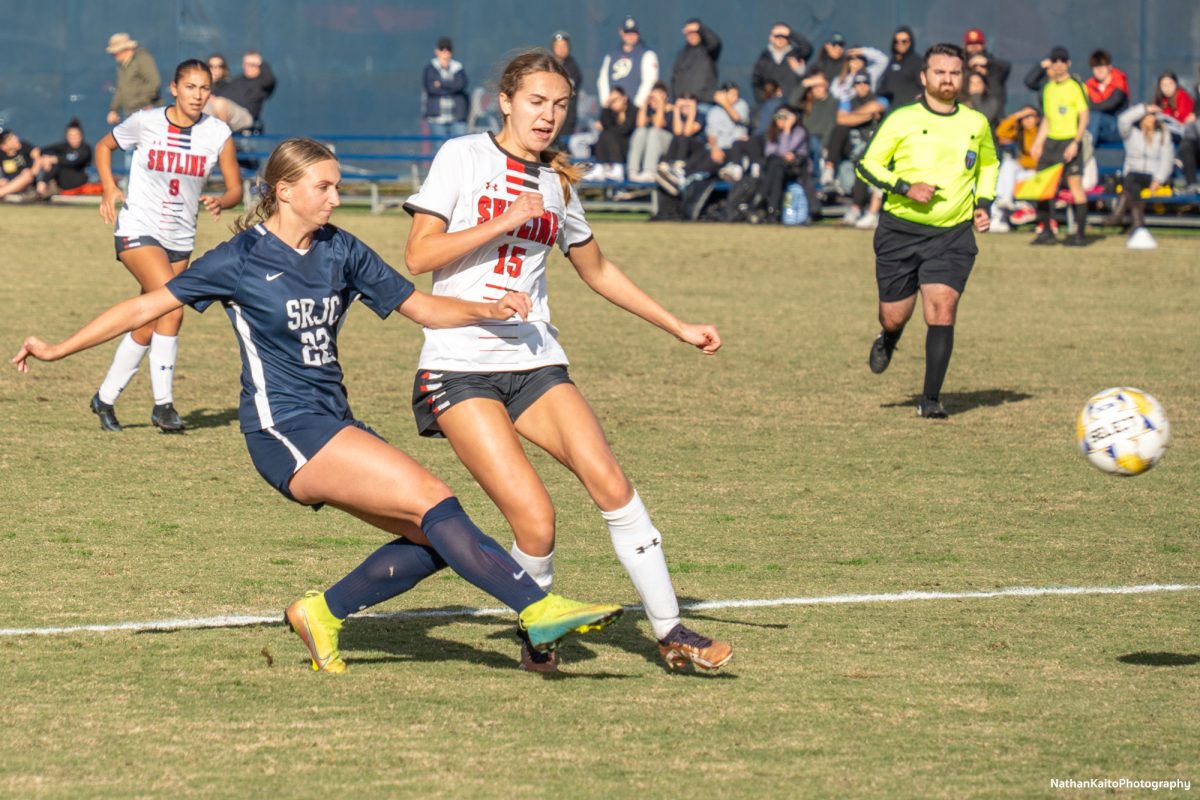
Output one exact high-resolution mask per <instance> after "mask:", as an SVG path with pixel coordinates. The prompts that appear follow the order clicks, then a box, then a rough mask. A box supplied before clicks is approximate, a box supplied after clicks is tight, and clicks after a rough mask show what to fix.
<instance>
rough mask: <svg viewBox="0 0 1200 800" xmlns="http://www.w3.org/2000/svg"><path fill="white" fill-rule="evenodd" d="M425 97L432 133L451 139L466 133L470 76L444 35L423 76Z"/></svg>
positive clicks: (427, 121)
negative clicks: (455, 57) (468, 81)
mask: <svg viewBox="0 0 1200 800" xmlns="http://www.w3.org/2000/svg"><path fill="white" fill-rule="evenodd" d="M421 81H422V84H423V86H424V96H425V122H426V123H428V125H429V132H430V134H432V135H433V136H437V137H438V138H441V139H451V138H454V137H455V136H462V135H463V134H465V133H466V132H467V109H468V107H469V106H468V101H467V73H466V71H465V70H463V65H462V64H461V63H460V62H458V61H455V60H454V44H453V43H452V42H451V41H450V40H449V39H448V38H447V37H445V36H443V37H442V38H440V39H438V40H437V47H436V48H434V51H433V59H432V60H430V62H429V63H428V64H426V65H425V72H424V73H423V74H422V76H421Z"/></svg>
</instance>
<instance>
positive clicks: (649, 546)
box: [637, 539, 660, 554]
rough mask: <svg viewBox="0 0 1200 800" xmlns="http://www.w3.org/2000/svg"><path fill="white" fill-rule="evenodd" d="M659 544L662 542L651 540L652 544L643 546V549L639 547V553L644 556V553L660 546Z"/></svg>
mask: <svg viewBox="0 0 1200 800" xmlns="http://www.w3.org/2000/svg"><path fill="white" fill-rule="evenodd" d="M659 544H660V542H659V541H658V539H651V540H650V544H644V545H642V546H641V547H639V548H638V549H637V551H638V552H639V553H643V554H644V553H645V552H646V551H647V550H649V549H650V548H651V547H658V545H659Z"/></svg>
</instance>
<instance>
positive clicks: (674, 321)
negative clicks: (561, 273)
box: [567, 239, 721, 355]
mask: <svg viewBox="0 0 1200 800" xmlns="http://www.w3.org/2000/svg"><path fill="white" fill-rule="evenodd" d="M567 258H569V259H570V260H571V264H572V266H574V267H575V271H576V272H578V273H579V277H580V278H582V279H583V282H584V283H586V284H587V285H588V286H589V287H590V288H591V289H592V291H594V292H595V293H596V294H598V295H600V296H601V297H603V298H604V299H605V300H608V301H609V302H610V303H612V304H613V305H615V306H618V307H619V308H623V309H625V310H626V311H628V312H629V313H630V314H634V315H636V316H639V317H641V318H642V319H644V320H646V321H647V322H649V323H650V324H651V325H655V326H657V327H659V328H662V329H663V330H664V331H666V332H667V333H669V334H671V335H672V336H674V337H675V338H676V339H678V340H679V341H681V342H686V343H688V344H690V345H694V346H695V347H698V348H699V349H701V350H703V351H704V352H705V354H707V355H712V354H713V353H715V352H717V351H718V350H720V349H721V335H720V334H719V333H717V328H716V326H715V325H708V324H694V323H689V322H683V321H681V320H680V319H679V318H678V317H676V316H675V315H674V314H672V313H671V312H670V311H667V309H665V308H663V307H662V306H661V305H660V304H659V303H658V301H657V300H655V299H654V298H653V297H651V296H650V295H648V294H646V293H645V292H644V291H642V289H641V287H639V286H638V285H637V284H636V283H634V282H633V281H632V280H630V278H629V276H628V275H626V274H625V273H624V272H622V271H621V269H620V268H619V267H618V266H617V265H616V264H614V263H612V262H611V261H609V260H608V259H607V258H605V257H604V254H603V253H601V252H600V245H598V244H596V240H595V239H592V240H590V241H589V242H588V243H587V244H581V245H579V246H577V247H572V248H571V251H570V252H569V253H568V254H567Z"/></svg>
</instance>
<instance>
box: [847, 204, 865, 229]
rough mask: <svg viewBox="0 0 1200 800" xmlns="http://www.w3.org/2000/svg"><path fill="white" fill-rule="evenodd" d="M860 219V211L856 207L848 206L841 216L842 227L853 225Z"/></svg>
mask: <svg viewBox="0 0 1200 800" xmlns="http://www.w3.org/2000/svg"><path fill="white" fill-rule="evenodd" d="M861 218H862V209H861V208H859V207H858V206H850V207H849V208H847V209H846V213H845V214H842V224H843V225H854V224H856V223H857V222H858V221H859V219H861Z"/></svg>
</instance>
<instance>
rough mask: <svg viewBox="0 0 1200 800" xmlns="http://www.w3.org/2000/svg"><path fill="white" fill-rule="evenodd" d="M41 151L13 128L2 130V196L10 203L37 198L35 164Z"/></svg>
mask: <svg viewBox="0 0 1200 800" xmlns="http://www.w3.org/2000/svg"><path fill="white" fill-rule="evenodd" d="M40 155H41V153H40V152H39V151H38V149H37V148H36V147H31V146H30V145H29V144H28V143H27V142H22V141H21V139H20V137H19V136H17V134H16V133H15V132H13V131H11V130H8V131H0V197H2V198H4V199H5V200H7V201H8V202H10V203H21V202H26V201H28V200H34V199H36V198H37V189H36V188H35V187H34V185H33V182H34V178H35V177H36V175H35V173H34V165H35V164H36V163H37V160H38V157H39V156H40Z"/></svg>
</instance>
